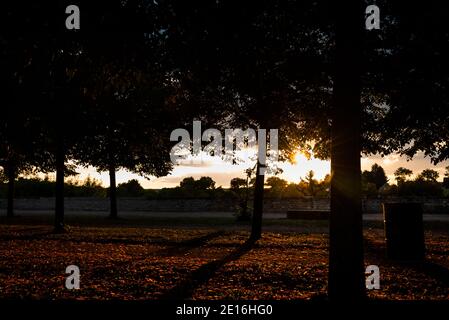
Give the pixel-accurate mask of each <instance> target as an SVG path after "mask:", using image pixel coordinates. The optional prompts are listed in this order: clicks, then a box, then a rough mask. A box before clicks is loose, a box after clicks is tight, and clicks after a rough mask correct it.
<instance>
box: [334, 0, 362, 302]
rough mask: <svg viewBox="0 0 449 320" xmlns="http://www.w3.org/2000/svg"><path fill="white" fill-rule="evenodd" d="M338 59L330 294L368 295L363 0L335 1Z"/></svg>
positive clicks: (345, 296) (357, 297)
mask: <svg viewBox="0 0 449 320" xmlns="http://www.w3.org/2000/svg"><path fill="white" fill-rule="evenodd" d="M335 12H336V15H335V16H336V19H337V25H336V60H335V68H336V70H335V71H336V74H335V82H334V110H333V119H332V146H331V171H332V172H331V176H332V180H331V216H330V230H329V233H330V234H329V250H330V252H329V286H328V291H329V298H330V299H331V300H346V301H357V300H361V299H363V298H364V296H365V281H364V266H363V264H364V262H363V228H362V206H361V176H360V172H361V171H360V153H361V147H360V123H361V103H360V60H361V58H360V55H361V46H360V42H361V31H362V29H361V28H362V22H363V21H362V19H363V10H362V6H361V2H360V1H348V2H341V3H340V2H339V3H338V5H337V6H336V11H335Z"/></svg>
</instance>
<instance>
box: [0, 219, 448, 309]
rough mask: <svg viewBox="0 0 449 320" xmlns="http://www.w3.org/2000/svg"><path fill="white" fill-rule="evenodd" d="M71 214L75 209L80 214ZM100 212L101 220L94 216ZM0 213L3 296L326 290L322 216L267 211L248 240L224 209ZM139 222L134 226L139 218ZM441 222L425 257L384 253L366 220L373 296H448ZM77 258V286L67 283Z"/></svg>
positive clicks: (244, 228) (201, 295)
mask: <svg viewBox="0 0 449 320" xmlns="http://www.w3.org/2000/svg"><path fill="white" fill-rule="evenodd" d="M77 220H78V219H77ZM100 222H101V223H100ZM46 223H48V221H44V220H42V221H41V222H40V223H39V224H36V221H35V220H30V219H29V218H26V219H25V218H22V219H21V218H15V219H13V220H12V221H10V222H8V223H5V220H4V219H3V220H0V242H1V244H0V257H2V258H1V259H0V298H30V299H80V300H84V299H89V300H91V299H94V300H96V299H127V300H140V299H171V298H187V299H313V298H321V297H324V296H325V294H326V280H327V263H328V256H327V255H328V235H327V223H326V221H301V220H294V221H289V220H271V221H266V222H265V226H266V227H265V232H264V236H263V238H262V239H261V240H260V241H258V242H257V243H256V244H248V243H246V240H247V238H248V235H249V232H248V230H249V225H248V224H247V223H240V224H237V225H236V224H235V222H234V221H233V220H232V219H227V218H215V219H212V218H200V219H193V218H192V219H189V218H185V219H184V218H183V219H168V220H167V219H163V218H161V219H153V221H151V222H150V221H146V223H143V222H140V223H139V222H138V221H130V220H125V219H121V220H119V221H113V220H107V219H104V218H102V219H101V220H100V218H98V219H97V220H96V219H93V218H92V219H90V220H89V219H87V218H86V219H85V220H83V221H78V222H77V223H74V221H68V224H69V225H70V227H69V232H68V233H66V234H60V235H56V234H52V233H51V231H52V227H51V225H49V224H46ZM137 225H138V227H137ZM448 230H449V228H448V225H447V224H445V225H443V224H442V223H437V224H426V246H427V261H426V262H425V263H421V264H404V263H402V264H401V263H395V262H391V261H388V260H386V259H385V256H384V249H385V248H384V241H383V231H382V229H381V224H379V223H375V222H371V223H366V224H365V239H366V241H365V249H366V250H365V252H366V258H365V264H366V265H370V264H376V265H378V266H379V268H380V272H381V278H380V279H381V289H380V290H371V291H369V293H368V294H369V297H370V298H372V299H393V300H396V299H406V300H410V299H412V300H421V299H436V300H446V299H449V284H448V280H449V276H448V273H449V271H448V268H449V262H448V256H449V233H448ZM71 264H75V265H77V266H78V267H79V268H80V272H81V289H80V290H67V289H65V288H64V283H65V277H66V275H65V273H64V272H65V268H66V267H67V266H68V265H71Z"/></svg>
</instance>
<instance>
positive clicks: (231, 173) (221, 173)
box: [77, 154, 449, 189]
mask: <svg viewBox="0 0 449 320" xmlns="http://www.w3.org/2000/svg"><path fill="white" fill-rule="evenodd" d="M295 160H296V163H294V164H292V163H280V164H279V167H280V168H281V169H282V170H283V172H282V173H281V174H279V175H278V177H280V178H282V179H285V180H287V181H289V182H299V181H300V179H301V178H303V177H305V175H306V174H307V172H309V171H310V170H313V171H314V172H315V177H316V179H318V180H320V179H322V178H324V176H325V175H326V174H328V173H330V162H329V161H322V160H319V159H314V158H312V159H310V160H308V159H306V158H305V157H304V156H303V155H300V154H298V155H297V156H296V157H295ZM254 163H255V162H254V160H249V159H248V158H247V159H246V160H244V161H242V162H241V163H239V164H237V165H233V164H231V163H229V162H226V161H224V160H222V159H221V158H219V157H211V156H204V155H203V156H202V157H201V158H190V159H188V160H186V161H184V162H183V163H181V164H180V165H177V166H175V167H174V169H173V171H172V172H171V174H170V175H168V176H165V177H160V178H150V179H149V180H148V179H145V178H143V177H141V176H139V175H136V174H132V173H129V172H127V171H125V170H120V171H118V172H117V183H122V182H126V181H128V180H130V179H137V180H138V181H139V182H140V184H141V185H142V186H143V187H144V188H146V189H160V188H171V187H175V186H178V185H179V182H180V181H181V180H182V179H183V178H185V177H190V176H191V177H194V178H195V179H198V178H200V177H202V176H209V177H211V178H212V179H213V180H214V181H215V182H216V186H217V187H218V186H222V187H224V188H227V187H229V183H230V180H231V179H232V178H235V177H241V178H244V177H245V174H244V171H245V169H247V168H249V167H253V166H254ZM374 163H377V164H379V165H380V166H382V167H383V168H384V170H385V173H386V174H387V177H388V178H389V182H390V183H395V180H394V175H393V173H394V171H395V170H396V169H397V168H398V167H406V168H408V169H411V170H412V171H413V172H414V175H415V176H416V175H417V174H419V173H420V172H421V171H422V170H424V169H427V168H430V169H434V170H437V171H438V172H439V174H440V177H439V180H440V181H442V180H443V177H444V172H445V167H446V166H448V165H449V161H444V162H442V163H439V164H438V165H437V166H434V165H433V164H432V163H431V162H430V160H429V159H428V158H425V157H424V156H423V155H422V154H418V155H417V156H415V157H414V158H413V160H411V161H407V159H406V158H405V157H402V156H400V155H398V154H392V155H389V156H386V157H380V156H369V157H363V158H362V159H361V165H362V170H369V169H370V168H371V166H372V165H373V164H374ZM78 172H79V173H80V174H79V175H78V176H77V179H80V180H84V179H86V178H87V177H88V176H90V177H91V178H95V179H98V180H100V181H101V183H102V185H103V186H104V187H107V186H109V175H108V173H107V172H102V173H98V172H97V171H96V170H95V168H92V167H89V168H79V169H78Z"/></svg>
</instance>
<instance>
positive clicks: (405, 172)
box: [394, 167, 413, 185]
mask: <svg viewBox="0 0 449 320" xmlns="http://www.w3.org/2000/svg"><path fill="white" fill-rule="evenodd" d="M412 174H413V171H412V170H410V169H407V168H404V167H399V168H397V169H396V171H395V172H394V176H395V178H396V182H397V184H398V185H399V184H401V183H404V182H405V181H407V178H408V177H410V176H411V175H412Z"/></svg>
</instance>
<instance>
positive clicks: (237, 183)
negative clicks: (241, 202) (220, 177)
mask: <svg viewBox="0 0 449 320" xmlns="http://www.w3.org/2000/svg"><path fill="white" fill-rule="evenodd" d="M245 186H246V180H245V179H242V178H232V179H231V182H230V187H231V190H234V191H237V190H239V189H241V188H244V187H245Z"/></svg>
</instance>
